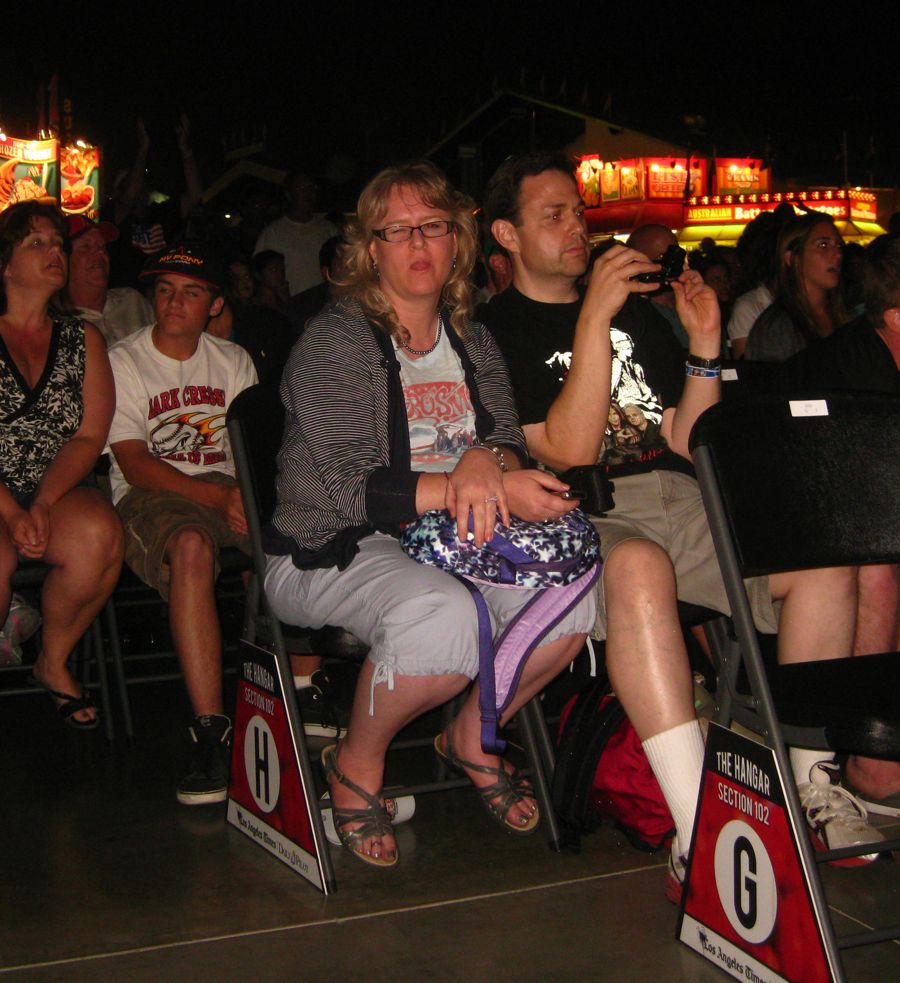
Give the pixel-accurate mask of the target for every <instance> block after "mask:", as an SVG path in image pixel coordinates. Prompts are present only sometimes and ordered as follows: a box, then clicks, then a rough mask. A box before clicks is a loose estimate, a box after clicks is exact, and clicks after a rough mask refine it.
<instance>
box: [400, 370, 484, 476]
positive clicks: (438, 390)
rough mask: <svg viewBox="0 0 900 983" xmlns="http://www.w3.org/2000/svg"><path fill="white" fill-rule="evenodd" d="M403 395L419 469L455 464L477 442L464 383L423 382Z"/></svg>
mask: <svg viewBox="0 0 900 983" xmlns="http://www.w3.org/2000/svg"><path fill="white" fill-rule="evenodd" d="M403 395H404V396H405V398H406V415H407V417H408V419H409V446H410V450H411V452H412V459H413V467H414V468H416V470H422V471H426V470H430V468H429V467H428V465H435V464H446V463H447V462H452V461H456V460H458V459H459V457H460V455H461V454H462V453H463V452H464V451H465V450H467V449H468V448H469V447H471V446H472V445H473V444H474V443H475V414H474V413H473V412H472V404H471V401H470V399H469V390H468V388H467V386H466V384H465V383H464V382H451V381H447V380H445V381H443V382H421V383H417V384H413V385H411V386H404V388H403ZM436 470H439V471H442V470H444V468H443V467H441V468H437V469H436Z"/></svg>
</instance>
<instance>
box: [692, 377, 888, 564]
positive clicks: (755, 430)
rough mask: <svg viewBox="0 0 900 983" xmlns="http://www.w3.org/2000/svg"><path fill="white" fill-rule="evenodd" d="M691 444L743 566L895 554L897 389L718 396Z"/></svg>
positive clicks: (873, 559)
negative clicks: (709, 479) (721, 508)
mask: <svg viewBox="0 0 900 983" xmlns="http://www.w3.org/2000/svg"><path fill="white" fill-rule="evenodd" d="M691 452H692V454H693V457H694V462H695V465H696V466H697V471H698V477H699V478H700V479H701V486H703V485H704V484H705V482H704V472H705V473H706V474H710V475H712V476H714V479H715V483H716V484H717V485H718V491H719V494H720V496H721V501H722V504H723V506H724V511H725V517H726V520H727V523H728V526H729V528H730V531H731V535H732V539H733V542H734V545H735V549H736V552H737V561H738V565H739V567H740V568H741V573H742V574H743V575H744V576H747V575H755V574H760V573H774V572H777V571H781V570H799V569H807V568H812V567H826V566H847V565H855V564H863V563H895V562H898V561H900V494H898V489H900V397H898V396H892V395H881V394H871V393H847V392H843V393H822V394H816V395H814V396H809V395H804V396H803V397H802V398H796V399H794V398H791V397H789V396H756V397H748V398H747V399H744V400H740V401H736V402H733V403H720V404H718V405H717V406H714V407H712V408H711V409H710V410H708V411H707V412H706V413H704V414H703V416H702V417H701V418H700V419H699V420H698V421H697V424H696V426H695V427H694V431H693V433H692V434H691ZM706 484H708V482H707V483H706ZM704 501H706V504H707V509H708V510H709V509H710V502H709V500H708V497H707V489H706V488H704Z"/></svg>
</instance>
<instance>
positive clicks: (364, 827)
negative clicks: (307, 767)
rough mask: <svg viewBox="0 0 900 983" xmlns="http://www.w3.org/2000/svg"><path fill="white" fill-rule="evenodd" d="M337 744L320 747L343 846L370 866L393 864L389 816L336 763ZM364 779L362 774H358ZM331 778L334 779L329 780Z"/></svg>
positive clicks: (395, 857)
mask: <svg viewBox="0 0 900 983" xmlns="http://www.w3.org/2000/svg"><path fill="white" fill-rule="evenodd" d="M340 747H341V745H340V744H329V745H328V747H326V748H323V750H322V756H321V760H322V767H323V768H324V769H325V780H326V781H327V782H328V788H329V791H330V793H331V809H332V816H333V818H334V826H335V829H336V830H337V834H338V837H339V838H340V841H341V843H342V844H343V846H344V848H345V849H347V850H349V851H350V853H352V854H353V855H354V856H355V857H357V858H359V859H360V860H362V862H363V863H366V864H369V865H371V866H373V867H396V865H397V863H398V861H399V860H400V856H399V854H398V853H397V844H396V842H395V840H394V829H393V826H392V825H391V819H390V816H389V815H388V813H387V810H386V809H385V807H384V802H383V801H382V799H381V789H380V788H379V790H378V791H377V792H376V793H375V794H374V795H373V794H372V793H371V792H367V791H366V790H365V788H363V787H362V786H361V785H359V784H357V783H356V782H355V781H354V780H353V779H352V778H350V777H349V776H348V775H347V774H346V773H345V772H344V770H343V768H342V766H341V765H340V764H339V763H338V751H339V749H340ZM358 777H359V778H360V781H364V779H363V778H362V776H361V775H360V776H358ZM332 779H333V780H332Z"/></svg>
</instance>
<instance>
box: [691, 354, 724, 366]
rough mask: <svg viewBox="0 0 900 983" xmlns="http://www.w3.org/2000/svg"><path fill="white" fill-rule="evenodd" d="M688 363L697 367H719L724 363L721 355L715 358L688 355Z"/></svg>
mask: <svg viewBox="0 0 900 983" xmlns="http://www.w3.org/2000/svg"><path fill="white" fill-rule="evenodd" d="M687 364H688V365H690V366H691V367H692V368H695V369H718V368H720V367H721V365H722V358H721V356H719V355H717V356H716V357H715V358H700V356H699V355H688V357H687Z"/></svg>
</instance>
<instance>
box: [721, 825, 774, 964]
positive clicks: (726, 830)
mask: <svg viewBox="0 0 900 983" xmlns="http://www.w3.org/2000/svg"><path fill="white" fill-rule="evenodd" d="M715 872H716V888H717V889H718V892H719V901H720V902H721V904H722V908H723V910H724V912H725V915H726V917H727V918H728V921H729V924H730V925H731V927H732V928H733V929H734V930H735V932H737V933H738V935H739V936H740V937H741V938H742V939H744V940H745V941H747V942H749V943H750V944H751V945H759V944H760V943H762V942H765V941H766V939H768V937H769V936H770V935H771V934H772V930H773V929H774V927H775V918H776V916H777V914H778V890H777V886H776V884H775V871H774V870H773V869H772V861H771V860H770V859H769V854H768V853H767V852H766V848H765V845H764V844H763V841H762V840H761V839H760V837H759V834H758V833H757V832H756V830H754V829H753V828H752V827H750V826H748V825H747V823H745V822H743V821H742V820H740V819H733V820H731V822H729V823H726V824H725V825H724V826H723V827H722V829H721V831H720V833H719V838H718V839H717V840H716V852H715Z"/></svg>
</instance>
